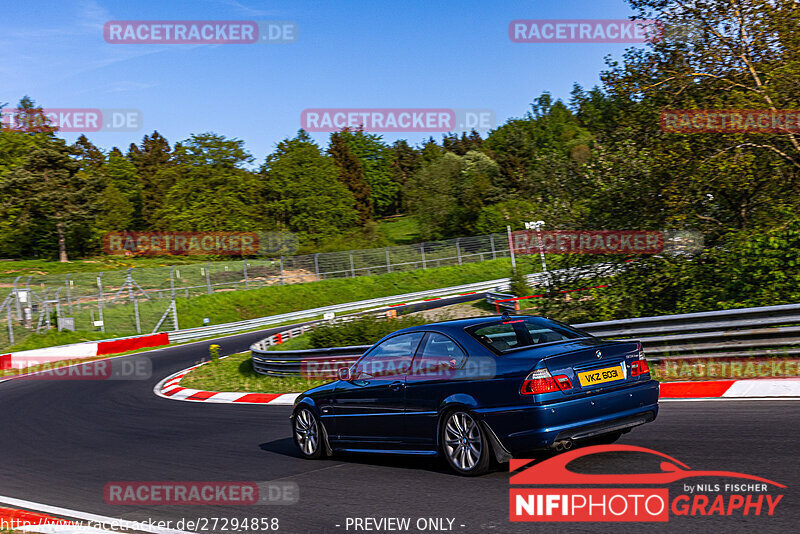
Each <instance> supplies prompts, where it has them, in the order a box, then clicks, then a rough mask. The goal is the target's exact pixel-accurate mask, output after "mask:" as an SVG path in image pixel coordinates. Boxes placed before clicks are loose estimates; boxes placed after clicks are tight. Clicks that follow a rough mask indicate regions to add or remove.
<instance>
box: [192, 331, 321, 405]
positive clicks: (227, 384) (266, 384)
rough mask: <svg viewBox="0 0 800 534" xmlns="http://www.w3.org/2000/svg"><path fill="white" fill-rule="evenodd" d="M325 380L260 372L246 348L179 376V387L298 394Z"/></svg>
mask: <svg viewBox="0 0 800 534" xmlns="http://www.w3.org/2000/svg"><path fill="white" fill-rule="evenodd" d="M298 339H299V338H298ZM326 382H330V380H306V379H304V378H301V377H289V378H277V377H272V376H266V375H260V374H258V373H256V372H255V370H254V369H253V365H252V362H251V360H250V352H249V351H248V352H242V353H239V354H233V355H231V356H228V357H227V358H221V359H220V360H218V361H217V362H211V363H208V364H206V365H203V366H201V367H198V368H197V369H194V370H193V371H191V372H190V373H189V374H187V375H186V376H185V377H183V379H182V380H181V386H182V387H185V388H191V389H201V390H204V391H237V392H245V393H300V392H303V391H305V390H307V389H310V388H313V387H316V386H319V385H321V384H325V383H326Z"/></svg>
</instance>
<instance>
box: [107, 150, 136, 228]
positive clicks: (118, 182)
mask: <svg viewBox="0 0 800 534" xmlns="http://www.w3.org/2000/svg"><path fill="white" fill-rule="evenodd" d="M103 173H104V174H105V175H106V176H107V177H108V178H109V179H110V180H111V184H112V185H113V186H114V189H115V190H116V191H117V192H118V193H119V194H121V195H122V196H123V197H125V200H126V201H127V202H128V203H130V205H131V208H132V210H133V212H132V213H131V220H130V228H131V229H135V230H143V229H144V228H145V223H144V220H143V218H142V185H141V180H140V177H139V173H138V171H137V170H136V166H135V165H134V164H133V163H131V162H130V161H129V160H128V159H127V158H126V157H125V156H123V155H122V153H121V152H120V151H119V150H118V149H112V150H111V152H109V154H108V157H107V158H106V162H105V165H104V166H103Z"/></svg>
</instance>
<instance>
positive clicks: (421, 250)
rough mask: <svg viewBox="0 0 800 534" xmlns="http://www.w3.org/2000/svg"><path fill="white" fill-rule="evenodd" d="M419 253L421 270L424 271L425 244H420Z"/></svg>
mask: <svg viewBox="0 0 800 534" xmlns="http://www.w3.org/2000/svg"><path fill="white" fill-rule="evenodd" d="M419 251H420V253H421V254H422V268H423V269H426V266H425V243H420V244H419Z"/></svg>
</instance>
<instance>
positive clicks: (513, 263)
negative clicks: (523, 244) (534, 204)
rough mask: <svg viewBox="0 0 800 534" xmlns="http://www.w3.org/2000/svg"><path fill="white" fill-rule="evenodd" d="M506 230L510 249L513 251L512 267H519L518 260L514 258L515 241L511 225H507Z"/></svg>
mask: <svg viewBox="0 0 800 534" xmlns="http://www.w3.org/2000/svg"><path fill="white" fill-rule="evenodd" d="M506 232H508V251H509V252H510V253H511V268H512V269H516V268H517V261H516V259H515V258H514V242H513V241H512V240H511V227H510V226H506Z"/></svg>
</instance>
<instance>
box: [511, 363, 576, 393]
mask: <svg viewBox="0 0 800 534" xmlns="http://www.w3.org/2000/svg"><path fill="white" fill-rule="evenodd" d="M568 389H572V382H571V381H570V379H569V377H568V376H567V375H557V376H552V375H551V374H550V372H549V371H548V370H547V369H536V370H535V371H532V372H531V373H530V374H529V375H528V376H527V377H525V380H523V381H522V387H520V389H519V392H520V393H522V394H523V395H540V394H542V393H551V392H553V391H566V390H568Z"/></svg>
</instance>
